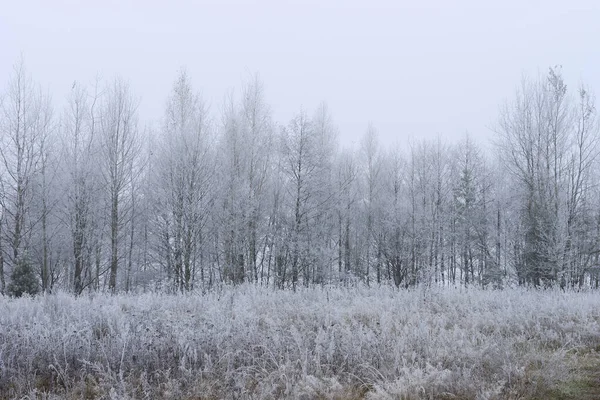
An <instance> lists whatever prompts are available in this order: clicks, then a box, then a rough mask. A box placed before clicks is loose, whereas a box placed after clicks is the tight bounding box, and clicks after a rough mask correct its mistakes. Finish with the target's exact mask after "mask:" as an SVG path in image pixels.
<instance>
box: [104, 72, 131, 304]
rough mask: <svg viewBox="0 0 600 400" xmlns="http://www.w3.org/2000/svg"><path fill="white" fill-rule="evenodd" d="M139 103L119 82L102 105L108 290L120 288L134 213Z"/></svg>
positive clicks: (110, 88) (117, 81)
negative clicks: (127, 228)
mask: <svg viewBox="0 0 600 400" xmlns="http://www.w3.org/2000/svg"><path fill="white" fill-rule="evenodd" d="M137 106H138V102H137V101H136V100H135V99H134V98H133V96H132V94H131V91H130V89H129V86H128V85H127V84H126V83H125V82H124V81H122V80H120V79H115V80H114V81H113V82H112V83H111V84H109V85H108V86H107V88H106V89H105V93H104V96H103V99H102V102H101V106H100V114H99V122H100V125H99V129H100V135H101V137H100V141H101V143H100V146H101V152H102V153H101V154H102V158H101V171H102V175H103V178H104V185H105V191H106V194H107V195H108V196H107V197H108V204H109V206H108V207H109V215H110V217H109V227H110V263H109V264H110V276H109V281H108V288H109V290H111V291H112V292H113V293H114V292H115V291H116V289H117V272H118V270H119V261H120V258H119V246H120V245H121V238H120V234H121V231H122V228H123V226H124V225H125V223H126V221H127V218H128V217H131V216H132V214H131V210H130V209H127V208H126V207H125V205H126V201H127V199H128V194H129V195H130V194H131V192H130V190H131V182H132V178H133V175H134V174H135V168H134V167H133V166H134V165H135V163H136V161H137V157H138V155H139V154H140V151H141V144H140V139H139V132H138V128H137Z"/></svg>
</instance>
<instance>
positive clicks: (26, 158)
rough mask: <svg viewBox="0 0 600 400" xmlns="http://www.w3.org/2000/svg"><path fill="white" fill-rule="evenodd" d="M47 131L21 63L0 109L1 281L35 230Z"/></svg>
mask: <svg viewBox="0 0 600 400" xmlns="http://www.w3.org/2000/svg"><path fill="white" fill-rule="evenodd" d="M51 127H52V109H51V107H50V99H49V97H48V96H46V95H44V94H43V93H42V91H41V89H40V88H39V87H38V86H37V85H35V84H34V83H33V81H32V79H31V78H30V77H29V75H28V74H27V71H26V69H25V67H24V64H23V62H21V63H20V64H18V65H16V66H15V67H14V72H13V76H12V78H11V80H10V82H9V85H8V88H7V90H6V94H5V97H4V101H3V102H2V104H1V108H0V162H1V164H2V170H3V174H2V175H3V178H4V179H3V182H2V183H3V185H2V187H3V193H2V197H1V198H0V201H1V202H2V203H1V204H0V206H1V208H2V222H1V223H0V227H1V228H3V230H0V242H2V243H1V244H0V249H1V250H3V253H2V256H0V275H2V277H3V276H4V271H3V270H4V265H6V264H8V266H9V267H10V268H13V269H14V268H16V267H17V265H19V263H20V262H22V260H21V259H22V257H24V255H25V254H26V253H27V252H28V251H29V250H30V246H31V235H32V232H33V230H34V228H35V227H36V226H37V224H38V221H37V220H35V219H32V218H31V211H32V210H31V208H32V204H33V201H34V181H35V178H36V176H37V175H38V174H39V173H40V169H41V165H42V157H43V143H44V142H45V138H46V136H47V135H48V133H49V131H50V129H51ZM5 243H6V245H5Z"/></svg>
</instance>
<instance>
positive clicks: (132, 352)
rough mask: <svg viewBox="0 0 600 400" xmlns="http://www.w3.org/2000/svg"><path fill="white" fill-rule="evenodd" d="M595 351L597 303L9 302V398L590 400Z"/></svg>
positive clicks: (383, 291)
mask: <svg viewBox="0 0 600 400" xmlns="http://www.w3.org/2000/svg"><path fill="white" fill-rule="evenodd" d="M597 351H598V352H600V293H598V292H596V291H581V292H568V291H567V292H564V291H560V290H544V291H541V290H525V289H520V288H515V289H505V290H501V291H500V290H481V289H477V288H464V287H462V288H431V287H429V288H428V287H420V288H415V289H410V290H398V289H395V288H392V287H376V288H375V287H371V288H367V287H362V286H358V287H347V288H333V287H318V288H309V289H299V290H297V291H296V292H293V291H281V290H274V289H272V288H261V287H258V286H252V285H242V286H237V287H227V286H224V287H221V288H219V289H216V290H214V291H211V292H208V293H204V294H202V293H190V294H185V295H167V294H158V293H138V294H120V295H109V294H98V293H96V294H86V295H82V296H78V297H75V296H73V295H71V294H68V293H55V294H50V295H43V296H37V297H33V298H31V297H25V298H8V297H0V398H2V399H3V398H7V399H13V398H14V399H59V398H61V399H62V398H66V399H288V398H289V399H363V398H364V399H534V398H540V399H541V398H560V399H568V398H580V399H594V398H598V393H599V392H598V391H597V390H598V389H599V388H598V387H597V386H600V379H596V378H600V374H599V371H600V357H599V356H598V355H597V354H598V353H597ZM596 385H597V386H596ZM586 396H587V397H586Z"/></svg>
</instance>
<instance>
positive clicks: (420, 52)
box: [0, 0, 600, 145]
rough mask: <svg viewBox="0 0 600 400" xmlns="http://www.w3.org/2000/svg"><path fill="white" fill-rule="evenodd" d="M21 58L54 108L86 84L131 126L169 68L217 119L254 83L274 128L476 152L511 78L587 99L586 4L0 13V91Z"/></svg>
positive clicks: (317, 4)
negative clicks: (319, 113)
mask: <svg viewBox="0 0 600 400" xmlns="http://www.w3.org/2000/svg"><path fill="white" fill-rule="evenodd" d="M21 54H22V55H23V58H24V60H25V64H26V66H27V68H28V70H29V71H30V72H31V74H32V75H33V78H34V79H35V80H37V81H38V82H39V83H41V84H42V86H43V87H45V88H48V90H49V91H50V92H51V93H52V95H53V97H54V100H55V104H57V106H58V105H59V104H60V103H61V102H62V101H63V99H64V98H65V97H66V95H67V94H68V92H69V90H70V89H71V86H72V84H73V82H74V81H75V80H76V81H79V82H92V81H93V78H94V77H95V76H96V74H97V73H99V74H101V76H103V77H104V78H111V77H113V76H114V75H119V76H122V77H123V78H125V79H127V80H129V81H130V82H131V85H132V87H133V89H134V90H135V93H136V95H137V96H139V97H140V99H141V105H140V118H141V120H142V121H144V122H146V121H158V120H159V119H160V118H161V117H162V114H163V108H164V104H165V99H166V97H167V95H168V94H169V91H170V89H171V86H172V83H173V81H174V79H175V77H176V74H177V71H178V70H179V69H180V68H181V67H182V66H183V67H185V68H186V69H187V70H188V72H189V74H190V76H191V77H192V81H193V84H194V86H195V87H196V88H197V89H199V90H201V91H202V92H203V94H204V97H205V98H206V100H207V101H208V102H209V103H210V104H211V109H212V110H213V111H215V112H217V111H218V110H219V109H220V107H221V104H222V102H223V97H224V95H225V93H226V92H227V91H228V90H230V89H232V88H239V87H240V85H241V82H242V81H243V79H244V78H245V77H247V76H248V74H250V73H253V72H258V73H259V74H260V76H261V78H262V80H263V81H264V83H265V88H266V97H267V101H268V102H269V104H270V105H271V107H272V109H273V113H274V117H275V119H276V120H277V121H278V122H283V123H287V121H289V119H290V118H291V117H292V116H293V115H294V113H296V112H297V111H298V110H299V109H300V107H301V106H302V107H304V108H305V109H308V110H313V109H314V108H315V107H316V106H317V104H318V103H319V102H320V101H326V102H327V104H328V105H329V107H330V109H331V111H332V113H333V117H334V120H335V122H336V123H337V125H338V126H339V128H340V139H341V142H342V143H343V144H346V145H349V144H351V143H352V142H356V141H358V140H359V138H360V136H361V135H362V134H363V132H364V131H365V130H366V127H367V124H368V122H369V121H372V122H373V123H374V125H375V126H376V127H377V129H378V130H379V133H380V138H381V141H382V142H383V143H384V144H391V143H393V142H395V141H400V142H403V141H406V140H407V139H408V138H409V137H414V138H421V137H423V138H434V137H436V136H437V135H440V136H441V137H443V138H448V140H449V141H455V140H456V139H457V138H460V137H462V136H463V135H464V133H465V132H466V131H468V132H470V134H471V135H472V136H473V137H476V138H481V140H482V141H485V140H487V138H489V137H490V136H491V133H490V130H489V128H488V127H489V126H490V125H491V124H492V123H493V122H494V120H495V118H496V115H497V110H498V105H499V104H500V103H501V102H502V101H503V100H504V99H505V98H507V97H510V96H511V95H512V93H513V92H514V89H515V87H516V85H517V84H518V83H519V80H520V77H521V75H522V74H523V73H528V74H530V75H535V74H537V73H538V72H539V71H542V72H545V71H546V70H547V68H548V67H549V66H552V65H556V64H560V65H562V66H563V73H564V75H565V77H566V79H567V83H568V84H569V85H570V86H576V85H577V84H578V83H580V82H582V81H583V82H586V83H587V84H588V85H589V86H590V87H591V88H592V89H593V90H595V91H596V92H599V93H600V5H598V2H597V1H595V0H589V1H584V0H573V1H566V0H564V1H556V0H546V1H526V0H503V1H483V0H460V1H447V0H414V1H393V0H389V1H384V0H371V1H366V0H365V1H352V0H335V1H334V0H331V1H327V0H321V1H314V0H310V1H285V0H255V1H232V0H226V1H224V0H221V1H217V0H214V1H202V0H199V1H191V0H190V1H182V0H180V1H166V0H165V1H156V0H154V1H153V0H136V1H133V0H132V1H127V0H122V1H117V0H112V1H108V0H103V1H96V0H88V1H75V0H71V1H67V0H39V1H31V0H0V84H1V86H2V87H5V85H6V82H7V81H8V77H9V74H10V72H11V70H12V66H13V64H14V63H15V62H17V61H18V60H19V58H20V55H21Z"/></svg>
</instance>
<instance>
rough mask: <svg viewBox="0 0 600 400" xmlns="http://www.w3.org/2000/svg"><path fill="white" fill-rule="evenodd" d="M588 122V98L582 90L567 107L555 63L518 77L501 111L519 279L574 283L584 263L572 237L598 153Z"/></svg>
mask: <svg viewBox="0 0 600 400" xmlns="http://www.w3.org/2000/svg"><path fill="white" fill-rule="evenodd" d="M595 119H596V116H595V107H594V102H593V97H592V96H590V95H589V94H588V93H587V91H586V90H583V89H582V90H580V91H579V101H578V102H577V103H575V104H574V103H573V101H572V99H571V97H570V96H569V94H568V91H567V86H566V84H565V83H564V81H563V78H562V76H561V74H560V69H558V68H551V69H550V70H549V72H548V75H547V76H545V77H540V78H539V79H538V80H535V81H528V80H524V81H523V82H522V84H521V88H520V90H519V91H518V92H517V95H516V99H515V101H514V103H512V104H510V103H509V104H506V105H505V106H504V108H503V109H502V110H501V114H500V119H499V123H498V128H497V133H498V135H499V138H500V141H499V148H500V150H501V154H502V157H503V161H504V165H505V167H506V169H507V170H508V172H509V173H511V174H512V175H513V176H514V177H515V178H516V179H517V181H516V183H517V185H516V188H515V189H517V192H518V193H519V204H518V207H519V210H520V232H519V237H520V238H521V240H520V241H517V242H516V243H515V248H516V249H517V251H516V252H515V255H514V258H515V266H516V272H517V275H518V279H519V282H520V283H522V284H531V285H534V286H540V285H544V286H545V285H551V284H554V283H557V282H560V284H561V285H565V284H566V283H567V281H571V283H572V284H575V283H576V282H578V281H581V276H582V273H580V272H575V274H573V272H574V271H585V269H586V263H589V262H590V261H591V258H590V257H589V256H585V254H582V253H580V252H577V251H575V250H574V247H573V241H574V235H575V232H574V227H575V221H576V220H577V219H578V217H577V216H578V215H579V216H582V215H584V214H582V212H583V211H584V210H585V208H586V204H585V198H584V193H586V192H588V189H589V187H590V181H589V177H590V172H591V170H592V167H593V166H594V160H595V159H596V156H597V148H596V146H595V140H594V139H592V138H593V137H594V135H595V134H597V124H596V123H595ZM581 222H583V220H581V219H580V220H579V223H581ZM579 236H580V237H582V236H581V234H579ZM584 236H585V235H584ZM580 250H581V251H583V249H580ZM585 251H588V250H585Z"/></svg>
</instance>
